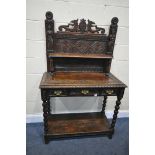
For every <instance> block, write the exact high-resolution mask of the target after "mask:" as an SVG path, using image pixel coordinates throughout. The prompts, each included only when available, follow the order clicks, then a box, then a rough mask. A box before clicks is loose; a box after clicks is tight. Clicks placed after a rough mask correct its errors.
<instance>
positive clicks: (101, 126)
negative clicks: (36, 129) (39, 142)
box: [47, 113, 110, 136]
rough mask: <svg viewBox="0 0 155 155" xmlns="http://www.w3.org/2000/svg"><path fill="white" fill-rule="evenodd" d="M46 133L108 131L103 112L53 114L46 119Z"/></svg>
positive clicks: (66, 133) (70, 133)
mask: <svg viewBox="0 0 155 155" xmlns="http://www.w3.org/2000/svg"><path fill="white" fill-rule="evenodd" d="M48 127H49V128H48V129H49V130H48V133H47V134H48V135H49V134H50V135H52V136H64V135H76V136H77V135H81V134H90V133H91V134H93V133H103V132H109V131H110V129H109V128H110V124H109V122H108V120H107V118H106V116H105V115H104V114H103V113H79V114H53V115H51V117H50V118H49V120H48Z"/></svg>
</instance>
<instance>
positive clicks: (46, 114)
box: [41, 90, 50, 144]
mask: <svg viewBox="0 0 155 155" xmlns="http://www.w3.org/2000/svg"><path fill="white" fill-rule="evenodd" d="M47 94H48V93H47V91H46V90H42V91H41V96H42V101H43V104H42V106H43V121H44V140H45V144H47V143H48V138H47V136H46V134H47V133H48V117H49V114H50V97H49V96H48V95H47Z"/></svg>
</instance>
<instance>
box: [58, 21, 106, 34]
mask: <svg viewBox="0 0 155 155" xmlns="http://www.w3.org/2000/svg"><path fill="white" fill-rule="evenodd" d="M59 31H60V32H63V31H65V32H80V33H84V32H86V33H97V34H99V33H100V34H104V33H105V29H104V28H101V27H98V26H97V25H95V22H93V21H90V20H89V19H88V20H87V23H86V20H85V19H81V20H80V22H78V19H77V20H72V21H71V22H70V23H69V24H68V25H61V26H59Z"/></svg>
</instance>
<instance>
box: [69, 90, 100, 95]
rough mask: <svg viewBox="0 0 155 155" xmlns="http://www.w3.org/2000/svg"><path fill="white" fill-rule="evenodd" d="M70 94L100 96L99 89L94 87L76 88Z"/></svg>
mask: <svg viewBox="0 0 155 155" xmlns="http://www.w3.org/2000/svg"><path fill="white" fill-rule="evenodd" d="M69 95H70V96H98V95H99V91H98V90H94V89H77V90H76V89H74V90H72V91H70V92H69Z"/></svg>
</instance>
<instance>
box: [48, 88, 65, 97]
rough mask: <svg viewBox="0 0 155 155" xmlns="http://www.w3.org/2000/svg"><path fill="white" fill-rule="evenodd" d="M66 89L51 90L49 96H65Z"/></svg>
mask: <svg viewBox="0 0 155 155" xmlns="http://www.w3.org/2000/svg"><path fill="white" fill-rule="evenodd" d="M67 94H68V93H67V90H61V89H55V90H51V92H50V96H55V97H56V96H67Z"/></svg>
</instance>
